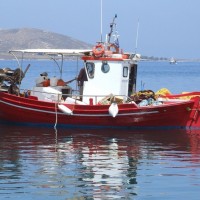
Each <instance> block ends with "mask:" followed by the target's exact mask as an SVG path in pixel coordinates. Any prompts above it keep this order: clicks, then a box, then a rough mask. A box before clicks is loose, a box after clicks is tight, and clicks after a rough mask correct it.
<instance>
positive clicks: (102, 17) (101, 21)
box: [100, 0, 103, 43]
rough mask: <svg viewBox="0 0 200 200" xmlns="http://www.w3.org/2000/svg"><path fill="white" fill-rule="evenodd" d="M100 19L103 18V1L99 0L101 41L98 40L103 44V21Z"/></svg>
mask: <svg viewBox="0 0 200 200" xmlns="http://www.w3.org/2000/svg"><path fill="white" fill-rule="evenodd" d="M102 18H103V0H101V40H100V41H101V43H102V42H103V41H102V40H103V39H102V34H103V28H102V27H103V26H102V23H103V22H102V21H103V19H102Z"/></svg>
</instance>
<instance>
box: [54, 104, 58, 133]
mask: <svg viewBox="0 0 200 200" xmlns="http://www.w3.org/2000/svg"><path fill="white" fill-rule="evenodd" d="M57 105H58V103H57V102H55V113H56V120H55V124H54V129H55V130H57V129H56V126H57V123H58V110H57Z"/></svg>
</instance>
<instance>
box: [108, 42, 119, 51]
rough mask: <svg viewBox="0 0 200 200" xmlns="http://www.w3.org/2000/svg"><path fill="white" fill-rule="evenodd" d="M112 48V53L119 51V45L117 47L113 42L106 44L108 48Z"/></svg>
mask: <svg viewBox="0 0 200 200" xmlns="http://www.w3.org/2000/svg"><path fill="white" fill-rule="evenodd" d="M113 48H114V51H112V52H113V53H119V47H117V46H116V45H115V44H110V45H109V46H108V50H111V49H113Z"/></svg>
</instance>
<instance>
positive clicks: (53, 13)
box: [0, 0, 200, 58]
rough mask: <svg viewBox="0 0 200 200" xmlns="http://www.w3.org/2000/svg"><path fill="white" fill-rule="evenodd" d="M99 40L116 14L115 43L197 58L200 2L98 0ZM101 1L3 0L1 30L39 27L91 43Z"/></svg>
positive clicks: (128, 48) (95, 38)
mask: <svg viewBox="0 0 200 200" xmlns="http://www.w3.org/2000/svg"><path fill="white" fill-rule="evenodd" d="M102 2H103V36H104V35H105V34H106V33H108V32H109V23H110V22H111V20H112V19H113V17H114V15H115V14H117V15H118V19H117V28H118V32H119V35H120V38H119V40H120V45H121V47H122V48H123V49H124V50H126V51H135V43H136V32H137V21H138V19H139V22H140V23H139V24H140V25H139V38H138V52H139V53H141V54H142V55H147V56H158V57H176V58H200V43H199V41H200V26H199V24H200V11H199V9H200V0H102ZM100 5H101V0H71V1H70V0H56V1H55V0H54V1H53V0H4V1H1V12H0V28H1V29H10V28H25V27H29V28H39V29H43V30H46V31H52V32H56V33H60V34H64V35H68V36H70V37H73V38H76V39H79V40H82V41H84V42H87V43H90V44H94V43H95V42H97V41H99V40H100V27H101V26H100V19H101V17H100Z"/></svg>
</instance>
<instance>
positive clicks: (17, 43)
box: [0, 28, 91, 59]
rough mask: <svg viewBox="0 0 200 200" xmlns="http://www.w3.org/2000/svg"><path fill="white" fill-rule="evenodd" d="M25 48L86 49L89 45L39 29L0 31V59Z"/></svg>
mask: <svg viewBox="0 0 200 200" xmlns="http://www.w3.org/2000/svg"><path fill="white" fill-rule="evenodd" d="M27 48H44V49H47V48H55V49H57V48H58V49H62V48H66V49H81V48H87V49H88V48H91V45H90V44H87V43H85V42H82V41H79V40H77V39H74V38H71V37H69V36H65V35H61V34H58V33H53V32H48V31H44V30H40V29H31V28H23V29H8V30H0V59H3V58H5V59H6V58H10V56H9V54H8V53H7V52H8V51H9V50H12V49H27Z"/></svg>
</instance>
